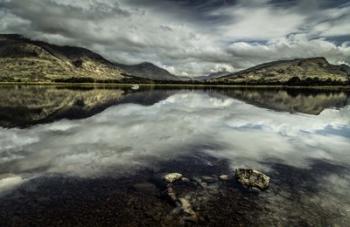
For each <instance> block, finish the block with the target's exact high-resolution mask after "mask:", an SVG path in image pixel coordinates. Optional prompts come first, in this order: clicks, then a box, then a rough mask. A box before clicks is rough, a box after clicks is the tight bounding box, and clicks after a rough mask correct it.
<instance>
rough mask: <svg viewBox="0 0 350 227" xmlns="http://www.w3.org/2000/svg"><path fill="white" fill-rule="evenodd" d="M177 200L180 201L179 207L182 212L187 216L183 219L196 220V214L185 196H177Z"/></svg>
mask: <svg viewBox="0 0 350 227" xmlns="http://www.w3.org/2000/svg"><path fill="white" fill-rule="evenodd" d="M179 201H180V203H181V208H182V210H183V212H184V213H185V214H187V215H188V217H187V218H185V219H186V220H188V221H193V222H197V221H198V215H197V213H196V212H195V211H194V210H193V208H192V205H191V203H190V202H189V201H188V200H187V199H185V198H179Z"/></svg>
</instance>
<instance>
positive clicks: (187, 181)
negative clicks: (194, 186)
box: [181, 177, 191, 183]
mask: <svg viewBox="0 0 350 227" xmlns="http://www.w3.org/2000/svg"><path fill="white" fill-rule="evenodd" d="M181 181H183V182H186V183H189V182H191V180H190V179H188V178H187V177H182V178H181Z"/></svg>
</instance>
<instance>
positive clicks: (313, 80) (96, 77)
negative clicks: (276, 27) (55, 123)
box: [0, 34, 350, 86]
mask: <svg viewBox="0 0 350 227" xmlns="http://www.w3.org/2000/svg"><path fill="white" fill-rule="evenodd" d="M0 65H1V67H0V82H25V83H28V82H30V83H42V82H49V83H55V82H68V83H74V82H80V83H153V84H154V83H174V84H176V83H177V84H181V83H189V84H209V85H215V84H223V85H225V84H227V85H291V86H294V85H297V86H304V85H350V67H349V66H347V65H345V64H342V65H332V64H330V63H329V62H328V61H327V59H326V58H324V57H314V58H297V59H290V60H278V61H272V62H268V63H263V64H260V65H257V66H254V67H251V68H248V69H245V70H241V71H238V72H234V73H229V72H218V73H212V74H210V75H209V76H207V77H199V78H190V77H188V78H187V77H186V78H185V77H180V76H175V75H173V74H171V73H170V72H168V71H167V70H165V69H163V68H160V67H158V66H156V65H154V64H152V63H150V62H142V63H139V64H136V65H126V64H121V63H118V62H112V61H109V60H107V59H106V58H104V57H103V56H102V55H100V54H98V53H95V52H93V51H91V50H88V49H86V48H82V47H74V46H60V45H55V44H50V43H46V42H44V41H37V40H31V39H28V38H25V37H24V36H21V35H18V34H2V35H1V34H0Z"/></svg>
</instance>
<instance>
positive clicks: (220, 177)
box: [219, 175, 230, 181]
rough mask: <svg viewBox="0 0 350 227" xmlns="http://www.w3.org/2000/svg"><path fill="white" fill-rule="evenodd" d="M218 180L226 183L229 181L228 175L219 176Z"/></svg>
mask: <svg viewBox="0 0 350 227" xmlns="http://www.w3.org/2000/svg"><path fill="white" fill-rule="evenodd" d="M219 179H220V180H222V181H228V180H229V179H230V177H229V176H228V175H220V176H219Z"/></svg>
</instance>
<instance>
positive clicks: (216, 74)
mask: <svg viewBox="0 0 350 227" xmlns="http://www.w3.org/2000/svg"><path fill="white" fill-rule="evenodd" d="M229 74H231V73H230V72H227V71H221V72H214V73H210V74H209V75H207V76H199V77H195V78H194V79H195V80H200V81H203V80H213V79H217V78H220V77H223V76H227V75H229Z"/></svg>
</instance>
